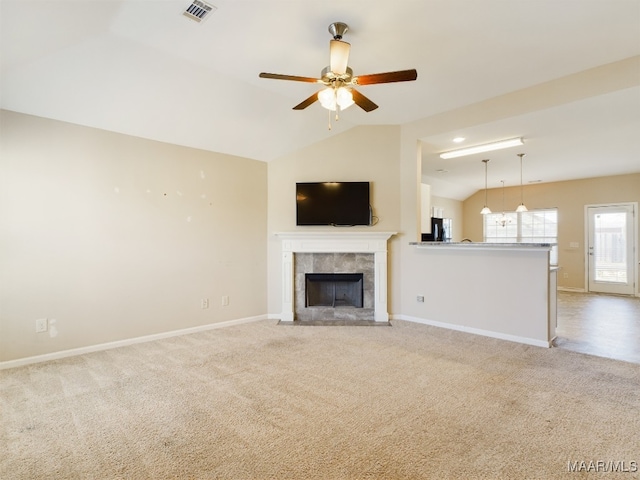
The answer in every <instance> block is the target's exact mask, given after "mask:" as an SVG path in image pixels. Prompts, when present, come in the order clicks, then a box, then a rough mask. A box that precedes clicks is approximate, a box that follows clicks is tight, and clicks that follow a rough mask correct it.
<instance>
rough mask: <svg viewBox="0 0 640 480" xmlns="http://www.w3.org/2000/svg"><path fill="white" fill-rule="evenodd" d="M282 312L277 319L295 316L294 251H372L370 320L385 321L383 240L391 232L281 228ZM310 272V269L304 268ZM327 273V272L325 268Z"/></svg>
mask: <svg viewBox="0 0 640 480" xmlns="http://www.w3.org/2000/svg"><path fill="white" fill-rule="evenodd" d="M276 235H277V236H278V237H280V239H281V240H282V314H281V316H280V321H281V322H293V321H294V320H297V318H296V315H295V312H296V305H295V299H296V295H295V284H296V282H295V254H296V253H298V254H300V253H356V254H357V253H365V254H372V255H373V263H374V268H373V271H374V297H373V320H375V321H376V322H388V321H389V313H388V311H387V241H388V240H389V238H391V236H392V235H395V232H320V231H314V232H281V233H276ZM308 273H310V272H308ZM329 273H330V272H329Z"/></svg>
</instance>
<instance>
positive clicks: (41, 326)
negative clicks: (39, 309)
mask: <svg viewBox="0 0 640 480" xmlns="http://www.w3.org/2000/svg"><path fill="white" fill-rule="evenodd" d="M48 324H49V322H48V321H47V319H46V318H39V319H37V320H36V333H43V332H46V331H47V328H48V326H49V325H48Z"/></svg>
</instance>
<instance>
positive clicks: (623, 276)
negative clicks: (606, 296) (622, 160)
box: [586, 203, 637, 295]
mask: <svg viewBox="0 0 640 480" xmlns="http://www.w3.org/2000/svg"><path fill="white" fill-rule="evenodd" d="M636 209H637V204H635V203H625V204H614V205H593V206H587V207H586V210H587V215H586V217H587V219H586V220H587V228H586V231H587V252H586V254H587V260H586V261H587V267H588V268H587V277H588V278H587V290H588V291H589V292H597V293H613V294H620V295H633V294H634V293H635V284H636V278H635V277H636V268H635V248H634V246H635V232H636V225H635V211H636Z"/></svg>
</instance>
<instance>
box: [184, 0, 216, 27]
mask: <svg viewBox="0 0 640 480" xmlns="http://www.w3.org/2000/svg"><path fill="white" fill-rule="evenodd" d="M215 11H216V7H214V6H213V5H210V4H208V3H206V2H202V1H200V0H193V2H192V3H191V5H189V6H188V7H187V9H186V10H185V11H184V12H182V14H183V15H184V16H185V17H188V18H190V19H191V20H195V21H196V22H202V21H203V20H206V19H207V18H209V15H210V14H212V13H213V12H215Z"/></svg>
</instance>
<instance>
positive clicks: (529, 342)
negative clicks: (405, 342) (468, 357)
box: [391, 315, 551, 348]
mask: <svg viewBox="0 0 640 480" xmlns="http://www.w3.org/2000/svg"><path fill="white" fill-rule="evenodd" d="M391 319H392V320H405V321H407V322H414V323H422V324H423V325H430V326H432V327H438V328H446V329H448V330H456V331H458V332H465V333H472V334H474V335H482V336H483V337H491V338H498V339H500V340H507V341H509V342H516V343H524V344H525V345H533V346H534V347H543V348H549V347H551V342H546V341H544V340H536V339H535V338H527V337H519V336H517V335H508V334H506V333H500V332H492V331H490V330H482V329H480V328H471V327H465V326H464V325H454V324H452V323H443V322H436V321H434V320H427V319H425V318H419V317H411V316H409V315H392V316H391Z"/></svg>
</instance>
